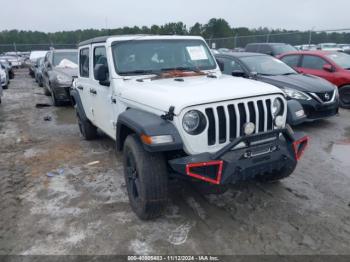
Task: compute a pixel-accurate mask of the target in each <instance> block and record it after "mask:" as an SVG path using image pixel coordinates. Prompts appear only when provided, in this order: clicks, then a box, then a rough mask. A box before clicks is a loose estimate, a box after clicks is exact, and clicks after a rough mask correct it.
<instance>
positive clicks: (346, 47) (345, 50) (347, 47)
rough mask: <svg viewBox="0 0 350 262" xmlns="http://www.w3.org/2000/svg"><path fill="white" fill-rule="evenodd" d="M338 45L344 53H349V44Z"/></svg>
mask: <svg viewBox="0 0 350 262" xmlns="http://www.w3.org/2000/svg"><path fill="white" fill-rule="evenodd" d="M338 46H339V47H340V48H341V49H342V51H343V52H344V53H347V54H350V44H339V45H338Z"/></svg>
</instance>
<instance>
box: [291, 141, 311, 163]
mask: <svg viewBox="0 0 350 262" xmlns="http://www.w3.org/2000/svg"><path fill="white" fill-rule="evenodd" d="M309 140H310V138H309V137H308V136H304V137H303V138H301V139H299V140H296V141H294V142H293V149H294V154H295V158H296V159H297V160H298V161H299V160H300V159H301V157H302V156H303V154H304V152H305V150H306V148H307V146H308V145H309Z"/></svg>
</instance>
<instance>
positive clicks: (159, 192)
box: [123, 135, 168, 220]
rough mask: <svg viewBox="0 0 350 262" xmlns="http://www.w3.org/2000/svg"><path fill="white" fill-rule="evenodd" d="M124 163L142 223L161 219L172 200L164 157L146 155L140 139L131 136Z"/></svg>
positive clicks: (135, 208) (127, 179)
mask: <svg viewBox="0 0 350 262" xmlns="http://www.w3.org/2000/svg"><path fill="white" fill-rule="evenodd" d="M123 162H124V176H125V182H126V186H127V190H128V195H129V201H130V205H131V208H132V210H133V211H134V212H135V213H136V215H137V216H138V217H139V218H140V219H142V220H150V219H155V218H157V217H159V216H161V214H162V212H163V210H164V208H165V206H166V203H167V197H168V172H167V166H166V161H165V159H164V156H163V155H162V154H159V153H149V152H147V151H145V150H144V148H143V146H142V144H141V142H140V140H139V139H138V138H137V137H136V135H130V136H128V137H127V139H126V141H125V144H124V154H123Z"/></svg>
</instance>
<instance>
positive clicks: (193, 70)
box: [160, 66, 203, 73]
mask: <svg viewBox="0 0 350 262" xmlns="http://www.w3.org/2000/svg"><path fill="white" fill-rule="evenodd" d="M160 71H162V72H167V71H190V72H195V73H203V72H202V71H201V70H199V69H197V68H194V67H183V66H179V67H172V68H162V69H161V70H160Z"/></svg>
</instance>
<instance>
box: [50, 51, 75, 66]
mask: <svg viewBox="0 0 350 262" xmlns="http://www.w3.org/2000/svg"><path fill="white" fill-rule="evenodd" d="M67 60H68V61H69V62H72V63H74V64H76V65H77V64H78V51H70V52H56V53H54V55H53V65H54V66H59V65H60V64H61V63H62V61H63V62H65V61H67Z"/></svg>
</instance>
